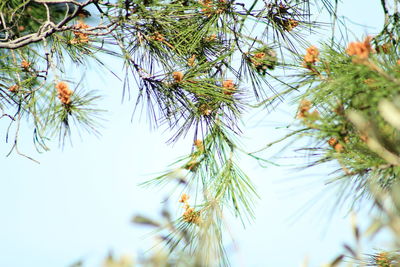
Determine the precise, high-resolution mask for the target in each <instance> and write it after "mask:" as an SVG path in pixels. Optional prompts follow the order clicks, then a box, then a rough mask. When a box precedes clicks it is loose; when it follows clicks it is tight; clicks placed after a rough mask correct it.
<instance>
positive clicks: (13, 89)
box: [8, 84, 19, 93]
mask: <svg viewBox="0 0 400 267" xmlns="http://www.w3.org/2000/svg"><path fill="white" fill-rule="evenodd" d="M18 89H19V85H17V84H14V85H13V86H10V87H9V88H8V91H10V92H11V93H15V92H17V91H18Z"/></svg>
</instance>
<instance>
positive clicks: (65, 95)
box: [56, 82, 72, 105]
mask: <svg viewBox="0 0 400 267" xmlns="http://www.w3.org/2000/svg"><path fill="white" fill-rule="evenodd" d="M56 89H57V92H58V98H59V99H60V101H61V103H63V104H64V105H68V104H70V103H71V95H72V91H71V90H69V88H68V84H66V83H65V82H58V83H57V84H56Z"/></svg>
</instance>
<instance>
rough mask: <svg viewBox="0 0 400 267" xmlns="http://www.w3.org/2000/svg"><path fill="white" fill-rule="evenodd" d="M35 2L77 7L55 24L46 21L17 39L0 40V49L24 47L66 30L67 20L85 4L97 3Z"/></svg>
mask: <svg viewBox="0 0 400 267" xmlns="http://www.w3.org/2000/svg"><path fill="white" fill-rule="evenodd" d="M35 2H37V3H41V4H54V3H58V4H59V3H72V4H76V5H77V6H78V8H76V9H75V10H74V12H73V13H72V14H71V15H67V16H65V18H64V19H63V20H62V21H61V22H59V23H58V24H57V25H55V24H54V23H53V22H50V21H46V22H45V23H44V24H43V25H42V27H40V29H39V30H38V31H37V32H35V33H31V34H27V35H25V36H22V37H19V38H17V39H14V40H11V41H7V42H0V49H1V48H6V49H18V48H21V47H24V46H26V45H29V44H32V43H36V42H40V41H42V40H43V39H45V38H47V37H49V36H50V35H52V34H54V33H56V32H61V31H66V30H69V29H70V27H64V26H65V25H66V24H67V23H68V22H70V21H71V20H72V19H73V18H75V17H76V16H77V15H78V13H79V12H80V11H81V10H82V9H83V8H84V7H86V6H88V5H90V4H93V3H97V2H98V0H87V1H85V2H83V3H79V2H76V1H73V0H60V1H56V0H52V1H46V0H35Z"/></svg>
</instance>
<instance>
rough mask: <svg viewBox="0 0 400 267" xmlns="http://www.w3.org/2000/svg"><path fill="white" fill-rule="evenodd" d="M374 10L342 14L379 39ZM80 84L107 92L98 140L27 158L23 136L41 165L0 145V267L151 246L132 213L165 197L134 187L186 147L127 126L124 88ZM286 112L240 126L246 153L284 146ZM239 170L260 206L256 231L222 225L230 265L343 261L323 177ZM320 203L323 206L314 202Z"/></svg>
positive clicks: (340, 234) (323, 173) (339, 218)
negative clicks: (231, 244) (229, 241)
mask: <svg viewBox="0 0 400 267" xmlns="http://www.w3.org/2000/svg"><path fill="white" fill-rule="evenodd" d="M366 2H368V3H369V4H366ZM378 2H379V1H362V0H351V1H350V0H349V1H345V3H344V4H343V5H342V6H341V9H340V10H341V12H342V14H345V15H346V16H348V17H350V18H351V20H352V21H355V22H357V23H360V24H368V25H370V26H371V27H375V29H376V28H379V26H380V25H381V24H382V19H381V17H380V16H381V10H380V7H379V5H378V4H379V3H378ZM322 18H323V17H321V19H322ZM352 27H353V26H352ZM354 27H356V26H354ZM375 31H376V30H374V29H365V28H362V27H356V30H355V33H356V34H357V36H358V37H359V38H360V39H361V37H362V35H363V34H365V33H374V32H375ZM107 64H108V65H109V66H111V67H112V68H113V69H114V70H115V71H117V72H119V71H120V70H121V69H120V67H119V66H120V65H121V63H120V62H118V61H115V60H111V59H107ZM72 69H73V68H72V67H71V70H70V71H72ZM121 75H122V74H121ZM86 78H87V85H90V86H89V87H90V88H93V89H99V90H100V91H102V92H104V95H105V97H104V100H103V101H102V102H101V105H102V106H101V108H105V109H108V110H109V112H108V113H107V114H106V118H107V120H108V121H107V122H105V123H104V126H105V128H104V129H102V130H101V132H102V136H101V137H99V138H96V137H92V136H88V135H87V134H84V135H83V136H82V139H80V138H79V137H78V136H75V138H74V140H73V146H72V147H71V146H68V145H67V146H66V147H65V148H64V150H61V149H60V148H58V147H57V142H53V143H51V147H52V150H51V151H50V152H47V153H44V154H37V153H36V152H35V151H34V150H33V149H31V135H30V132H29V129H27V128H23V129H22V131H23V134H22V135H21V145H20V146H21V150H23V151H24V152H25V153H27V154H29V155H31V156H34V157H35V158H36V159H37V160H39V161H40V162H41V164H40V165H37V164H36V163H33V162H31V161H29V160H27V159H25V158H23V157H20V156H18V155H16V154H15V153H14V154H12V155H11V156H10V157H7V158H6V157H5V155H6V153H7V152H8V149H9V148H10V145H9V144H5V143H4V142H3V141H2V142H1V146H0V156H1V157H2V159H1V161H0V162H1V163H0V168H1V170H2V175H1V177H0V211H1V212H2V220H0V251H1V253H0V266H7V267H28V266H29V267H32V266H40V267H47V266H48V267H57V266H67V265H68V264H70V263H72V262H74V261H75V260H78V259H84V260H86V261H87V265H86V266H99V263H100V261H101V259H102V258H104V257H105V256H106V255H107V252H108V251H109V250H110V249H112V250H114V251H115V252H116V253H130V254H137V253H138V252H140V251H144V250H146V249H147V248H148V247H149V245H150V244H152V238H151V236H150V235H148V234H146V233H148V231H147V229H144V228H142V227H138V226H134V225H131V224H130V222H129V221H130V219H131V217H132V215H134V214H137V213H141V214H146V215H149V216H152V217H156V216H158V212H159V210H160V209H161V204H160V202H161V201H162V200H163V198H164V196H165V195H167V194H168V193H169V192H168V191H165V190H164V191H163V190H162V189H160V188H156V189H144V188H141V187H138V186H137V184H138V183H139V182H142V181H145V180H146V179H147V178H151V177H153V174H157V173H158V172H161V171H163V170H165V169H166V168H167V166H168V165H169V164H170V163H172V162H173V161H174V160H175V159H176V158H178V157H180V156H182V155H186V154H187V153H188V152H189V151H190V148H191V142H192V138H191V137H189V138H187V139H186V140H182V141H180V142H178V143H176V144H175V145H166V144H165V142H166V140H167V139H168V137H169V135H168V132H165V131H164V130H163V129H161V130H150V129H149V126H148V124H147V122H146V120H145V119H144V117H143V119H142V120H139V119H138V118H137V117H136V118H135V119H134V120H133V122H132V123H131V122H130V119H131V114H132V111H133V104H134V102H133V101H130V102H129V101H127V102H125V103H124V104H122V105H121V101H120V100H121V87H122V84H121V83H120V82H119V81H118V80H117V79H115V78H114V77H113V76H112V75H109V74H108V73H106V72H104V71H101V70H98V69H94V68H93V69H89V70H88V73H87V76H86ZM287 109H289V108H288V107H287V106H286V105H282V106H280V107H279V108H277V110H276V111H275V112H273V113H272V114H269V115H267V114H258V115H257V116H251V117H250V116H248V117H247V118H246V119H245V120H244V121H246V123H247V125H248V129H247V130H246V131H245V136H244V139H243V142H244V144H245V147H247V148H249V150H253V149H254V150H255V149H257V148H258V147H259V146H260V145H261V144H265V143H268V142H269V141H273V140H275V139H276V138H277V137H279V136H281V135H282V134H283V133H284V132H283V131H282V130H277V129H275V127H276V126H283V125H284V124H282V122H284V121H289V120H291V119H292V116H293V115H292V114H293V113H292V114H290V113H289V112H288V110H287ZM290 109H291V110H292V111H293V110H294V109H293V107H292V108H290ZM5 125H6V124H5V123H4V120H3V121H0V129H1V131H0V140H4V139H5V134H4V129H5ZM264 155H265V156H270V155H272V154H271V152H266V153H265V154H264ZM292 161H293V159H288V162H287V164H288V165H290V164H293V163H296V162H292ZM243 167H244V169H245V170H246V171H247V172H248V173H249V175H250V177H252V179H253V181H254V183H255V185H256V188H257V190H258V193H259V195H260V196H261V200H260V201H258V203H257V205H256V209H255V214H256V221H255V222H254V223H253V224H251V225H248V226H247V228H246V229H245V230H244V229H243V228H242V226H241V224H240V223H237V222H235V221H234V220H233V219H232V218H229V222H230V225H231V226H230V228H231V232H232V233H233V237H234V239H235V240H236V242H237V244H238V246H239V251H238V253H237V254H236V256H235V257H234V258H232V259H233V262H234V263H236V264H235V265H237V266H242V265H240V264H241V263H243V266H260V267H261V266H300V264H301V263H302V261H303V259H304V257H306V256H308V258H309V259H310V266H319V265H320V264H322V263H324V262H327V261H328V260H330V259H332V257H333V256H334V255H335V253H339V252H341V251H342V250H341V246H342V244H343V242H345V241H346V240H351V235H350V223H349V218H344V215H345V212H341V213H337V214H335V216H333V217H332V219H331V220H330V221H329V218H327V215H329V212H328V211H327V209H326V207H327V206H329V205H332V203H333V201H334V198H332V197H333V194H334V191H333V190H329V189H326V187H325V186H324V181H325V179H326V177H327V170H326V169H321V168H319V169H317V168H316V169H313V170H311V171H307V172H303V173H300V174H299V173H298V172H295V171H294V170H293V168H292V167H280V168H278V167H272V166H271V167H269V168H266V169H263V168H260V167H258V165H257V163H256V162H254V161H252V160H249V159H245V158H243ZM321 193H322V194H324V196H326V200H323V201H322V200H321V199H319V198H317V197H316V196H318V194H321ZM329 197H331V198H329ZM312 199H315V200H316V199H318V200H319V201H320V203H317V207H316V208H313V209H308V208H306V209H305V210H304V212H303V214H301V216H299V214H298V213H299V212H298V211H299V210H301V209H303V208H304V207H307V206H306V204H307V202H308V201H309V200H312ZM329 199H332V200H329ZM325 201H326V202H325ZM177 215H178V214H177ZM328 221H329V222H328ZM238 255H239V256H238ZM239 259H240V260H239Z"/></svg>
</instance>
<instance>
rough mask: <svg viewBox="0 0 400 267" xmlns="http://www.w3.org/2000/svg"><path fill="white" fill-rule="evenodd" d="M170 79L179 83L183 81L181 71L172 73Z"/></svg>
mask: <svg viewBox="0 0 400 267" xmlns="http://www.w3.org/2000/svg"><path fill="white" fill-rule="evenodd" d="M172 78H174V80H175V82H177V83H179V82H181V81H182V80H183V73H182V72H181V71H174V72H173V73H172Z"/></svg>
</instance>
